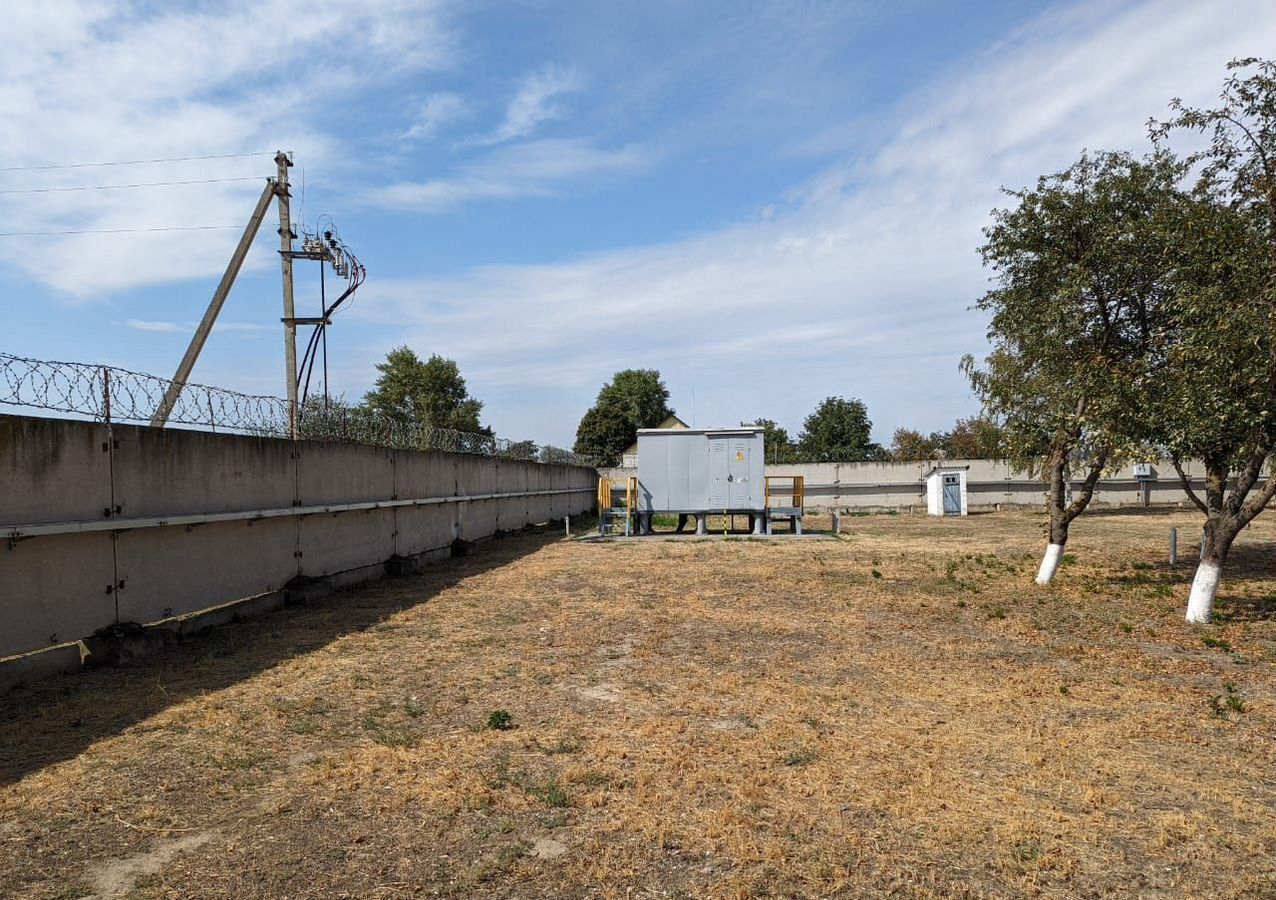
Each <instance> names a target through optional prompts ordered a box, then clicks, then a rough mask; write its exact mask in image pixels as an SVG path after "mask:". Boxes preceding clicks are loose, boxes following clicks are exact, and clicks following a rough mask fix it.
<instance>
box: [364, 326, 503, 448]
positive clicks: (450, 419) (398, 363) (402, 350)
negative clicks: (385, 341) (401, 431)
mask: <svg viewBox="0 0 1276 900" xmlns="http://www.w3.org/2000/svg"><path fill="white" fill-rule="evenodd" d="M377 371H378V372H380V373H381V374H380V375H379V376H378V377H377V381H376V385H375V386H374V387H373V389H372V390H371V391H369V392H368V394H367V395H366V396H365V397H364V398H363V402H364V405H365V406H366V407H367V408H368V409H369V410H371V411H372V412H373V413H375V414H377V415H381V416H385V417H387V418H390V419H393V420H395V421H398V422H405V423H414V424H420V425H429V426H432V427H434V428H452V429H455V430H456V431H466V432H473V433H475V434H490V433H491V431H490V429H486V428H484V427H483V426H482V425H481V424H480V423H479V414H480V413H481V412H482V410H483V404H482V403H480V402H479V401H478V400H475V399H474V398H473V397H471V396H470V395H469V391H468V390H467V389H466V386H465V379H464V378H462V377H461V372H460V370H459V369H458V368H457V365H456V363H455V362H454V361H453V360H450V359H444V358H443V357H442V356H439V355H438V354H435V355H433V356H431V357H430V358H429V359H428V360H426V361H424V362H423V361H422V360H421V358H420V357H419V356H417V355H416V353H414V352H413V351H412V350H411V349H409V348H408V347H397V348H395V349H394V350H391V351H390V352H389V353H388V354H387V355H386V358H385V362H383V363H378V364H377Z"/></svg>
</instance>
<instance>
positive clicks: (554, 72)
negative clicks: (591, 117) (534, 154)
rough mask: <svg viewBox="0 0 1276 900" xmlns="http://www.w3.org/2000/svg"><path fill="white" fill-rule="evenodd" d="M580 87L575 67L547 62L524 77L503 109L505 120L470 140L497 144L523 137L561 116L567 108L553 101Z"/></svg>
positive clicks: (476, 142) (475, 142) (478, 142)
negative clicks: (492, 129) (543, 123)
mask: <svg viewBox="0 0 1276 900" xmlns="http://www.w3.org/2000/svg"><path fill="white" fill-rule="evenodd" d="M580 88H581V81H580V76H579V75H578V74H577V73H576V71H575V70H574V69H570V68H562V67H559V66H555V65H547V66H544V67H543V68H541V69H538V70H537V71H535V72H532V73H531V74H530V75H527V76H526V77H524V79H523V82H522V84H520V85H519V88H518V91H517V93H515V94H514V99H513V100H511V101H510V103H509V106H508V107H506V109H505V120H504V121H503V122H502V123H501V124H500V125H499V126H498V127H497V128H496V130H495V131H493V132H492V133H491V134H487V135H483V136H481V137H477V138H473V139H471V141H470V143H473V144H480V145H482V144H500V143H504V142H505V141H509V140H513V139H515V138H523V137H527V136H528V135H530V134H531V133H532V132H534V131H535V130H536V128H537V126H539V125H540V124H541V123H542V122H548V121H551V120H554V119H561V118H563V117H564V116H565V115H566V110H565V109H564V108H563V107H562V106H561V105H560V104H558V103H555V102H554V101H555V100H556V99H557V98H558V97H560V96H562V95H563V94H568V93H572V92H574V91H578V90H580Z"/></svg>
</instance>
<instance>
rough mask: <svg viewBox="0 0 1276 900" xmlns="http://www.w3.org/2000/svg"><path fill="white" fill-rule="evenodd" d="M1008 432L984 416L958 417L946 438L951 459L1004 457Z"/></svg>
mask: <svg viewBox="0 0 1276 900" xmlns="http://www.w3.org/2000/svg"><path fill="white" fill-rule="evenodd" d="M1005 444H1006V433H1005V431H1004V430H1003V429H1002V427H1001V426H1000V425H998V424H997V423H996V422H994V421H992V420H991V419H987V418H984V417H983V416H972V417H971V418H969V419H958V420H957V422H956V424H954V425H953V430H952V431H950V432H948V434H947V435H946V436H945V440H944V444H943V447H944V450H945V455H946V456H947V457H948V458H949V459H1004V458H1005V455H1006V448H1005Z"/></svg>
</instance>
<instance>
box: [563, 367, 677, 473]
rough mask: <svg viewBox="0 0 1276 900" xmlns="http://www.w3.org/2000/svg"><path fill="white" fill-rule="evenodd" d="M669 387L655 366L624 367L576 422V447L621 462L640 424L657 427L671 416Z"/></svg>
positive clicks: (607, 460)
mask: <svg viewBox="0 0 1276 900" xmlns="http://www.w3.org/2000/svg"><path fill="white" fill-rule="evenodd" d="M673 414H674V413H673V409H671V408H670V406H669V389H668V388H666V387H665V384H664V382H663V381H661V380H660V373H659V372H658V371H656V370H655V369H625V370H623V371H620V372H617V373H616V374H615V375H613V376H612V379H611V381H609V382H608V383H607V384H605V385H603V387H602V389H601V390H600V391H599V392H598V399H597V400H596V401H595V402H594V405H593V406H591V407H590V408H589V409H588V410H586V412H585V415H583V416H582V417H581V420H580V424H579V425H577V426H576V444H575V450H576V452H577V453H580V454H582V455H584V456H589V457H592V458H593V459H596V460H597V461H598V463H599V465H604V466H614V465H618V464H619V463H620V457H621V454H623V453H624V452H625V448H626V447H628V446H629V445H630V444H632V443H633V442H634V441H635V440H637V438H638V429H639V428H655V427H656V426H657V425H659V424H660V423H661V422H663V421H664V420H665V419H667V418H669V417H670V416H672V415H673Z"/></svg>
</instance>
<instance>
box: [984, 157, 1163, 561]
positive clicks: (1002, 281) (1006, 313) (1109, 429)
mask: <svg viewBox="0 0 1276 900" xmlns="http://www.w3.org/2000/svg"><path fill="white" fill-rule="evenodd" d="M1181 172H1182V168H1181V165H1179V164H1178V163H1176V162H1175V161H1174V160H1173V159H1172V158H1171V157H1170V156H1169V155H1168V154H1158V155H1156V156H1153V157H1149V158H1147V159H1145V160H1136V159H1134V158H1132V157H1131V156H1129V155H1128V154H1124V153H1099V154H1095V155H1093V156H1091V155H1089V154H1083V155H1082V157H1081V158H1080V160H1078V162H1076V163H1074V164H1073V165H1072V166H1071V167H1069V168H1068V169H1066V170H1064V171H1063V172H1060V173H1058V174H1055V175H1050V176H1044V177H1042V178H1040V179H1039V180H1038V182H1037V185H1036V187H1035V188H1032V189H1024V190H1019V191H1007V194H1008V195H1009V196H1010V197H1012V198H1014V200H1015V201H1016V203H1015V205H1014V206H1012V207H1011V208H1008V209H999V210H994V211H993V221H992V224H991V225H989V226H988V227H987V228H986V229H985V230H984V235H985V238H986V242H985V243H984V245H983V246H982V247H981V248H980V252H981V254H982V256H983V259H984V264H985V265H986V266H988V267H990V268H991V269H992V270H993V271H994V272H995V274H996V287H994V288H993V289H992V290H990V291H988V292H987V293H986V294H985V295H984V296H983V297H982V298H981V299H980V300H979V301H978V302H977V304H976V306H977V308H979V309H981V310H984V311H985V312H988V313H991V324H990V326H989V331H988V339H989V342H990V343H991V344H992V347H993V349H992V353H991V354H990V355H989V356H988V357H987V359H986V360H985V365H984V368H982V369H980V368H978V367H977V366H976V364H975V362H974V359H973V358H972V357H969V356H967V357H966V358H965V359H964V360H963V362H962V368H963V369H964V371H965V372H966V374H967V376H968V377H969V378H970V380H971V384H972V386H973V387H974V389H975V392H976V394H977V395H978V396H979V397H980V399H981V400H982V401H983V405H984V411H985V414H987V415H989V416H991V417H992V418H995V419H997V420H1000V421H1003V422H1004V423H1005V433H1004V438H1005V447H1006V450H1007V453H1008V455H1009V456H1010V457H1011V458H1012V459H1014V460H1016V461H1017V462H1018V463H1019V465H1020V466H1021V467H1023V468H1027V469H1029V470H1032V469H1035V467H1036V465H1037V464H1040V465H1042V467H1043V469H1044V472H1043V474H1044V475H1045V477H1046V479H1047V481H1048V485H1049V488H1048V490H1047V508H1048V510H1049V513H1050V523H1049V537H1048V543H1047V547H1046V553H1045V555H1044V557H1043V559H1042V562H1041V567H1040V569H1039V570H1038V573H1037V582H1038V583H1039V584H1048V583H1049V582H1050V581H1051V580H1052V579H1053V578H1054V574H1055V572H1056V571H1057V569H1058V566H1059V562H1060V560H1061V559H1062V557H1063V551H1064V547H1065V546H1066V545H1067V542H1068V530H1069V527H1070V526H1071V523H1072V522H1073V520H1075V519H1076V517H1077V516H1079V515H1080V514H1081V513H1082V512H1083V511H1084V510H1085V508H1086V506H1087V505H1088V504H1089V502H1090V498H1091V497H1092V496H1093V493H1094V486H1095V483H1096V482H1097V481H1098V479H1099V476H1100V475H1101V474H1102V472H1103V471H1104V469H1105V468H1106V467H1107V466H1108V465H1109V464H1113V463H1115V462H1116V461H1117V460H1119V459H1120V458H1121V456H1122V455H1123V454H1124V453H1125V452H1128V451H1129V450H1130V448H1131V447H1133V446H1134V445H1136V444H1137V443H1138V442H1139V440H1140V437H1141V434H1142V431H1141V425H1142V423H1141V422H1140V421H1139V418H1138V415H1137V414H1138V412H1139V411H1140V410H1141V409H1143V407H1144V404H1143V402H1142V401H1143V399H1144V398H1143V397H1142V396H1140V393H1141V392H1140V390H1139V385H1140V384H1142V383H1143V380H1144V379H1143V375H1144V373H1145V370H1146V364H1147V360H1148V354H1149V337H1150V334H1151V330H1152V325H1151V323H1152V319H1153V316H1154V315H1155V312H1156V309H1157V307H1158V304H1159V303H1160V302H1161V301H1162V300H1163V298H1164V296H1165V291H1166V287H1165V283H1164V282H1165V279H1164V277H1163V266H1162V258H1161V253H1160V251H1159V248H1160V247H1161V246H1162V243H1161V239H1162V237H1163V225H1164V220H1165V218H1166V215H1167V210H1168V209H1171V208H1173V206H1174V204H1175V198H1176V197H1177V196H1178V194H1177V192H1176V189H1175V188H1176V182H1177V179H1178V178H1179V176H1180V175H1181ZM1043 459H1044V462H1040V463H1039V461H1041V460H1043ZM1074 468H1080V469H1081V470H1082V471H1084V473H1085V475H1084V478H1083V479H1082V481H1081V485H1080V490H1079V491H1077V492H1076V495H1075V497H1074V498H1072V499H1071V500H1069V497H1068V487H1069V485H1070V484H1071V481H1072V470H1073V469H1074Z"/></svg>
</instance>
